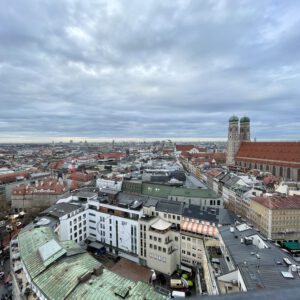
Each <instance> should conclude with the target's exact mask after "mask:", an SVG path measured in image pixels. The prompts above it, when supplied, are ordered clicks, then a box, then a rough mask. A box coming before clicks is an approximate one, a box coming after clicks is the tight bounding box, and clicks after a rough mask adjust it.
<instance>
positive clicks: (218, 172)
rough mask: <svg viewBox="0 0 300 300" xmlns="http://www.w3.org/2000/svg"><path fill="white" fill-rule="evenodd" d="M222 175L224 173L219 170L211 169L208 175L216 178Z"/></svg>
mask: <svg viewBox="0 0 300 300" xmlns="http://www.w3.org/2000/svg"><path fill="white" fill-rule="evenodd" d="M221 173H222V171H220V170H218V169H209V170H208V171H207V172H206V174H207V175H210V176H212V177H216V176H218V175H220V174H221Z"/></svg>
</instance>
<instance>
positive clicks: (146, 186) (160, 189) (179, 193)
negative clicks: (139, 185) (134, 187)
mask: <svg viewBox="0 0 300 300" xmlns="http://www.w3.org/2000/svg"><path fill="white" fill-rule="evenodd" d="M143 195H147V196H151V197H159V198H169V197H187V198H201V199H202V198H214V199H215V198H219V196H218V195H217V194H216V193H215V192H214V191H212V190H211V189H191V188H185V187H174V186H170V185H164V184H152V183H143Z"/></svg>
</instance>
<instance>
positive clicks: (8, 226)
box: [6, 225, 14, 232]
mask: <svg viewBox="0 0 300 300" xmlns="http://www.w3.org/2000/svg"><path fill="white" fill-rule="evenodd" d="M13 230H14V228H13V227H12V225H6V231H7V232H12V231H13Z"/></svg>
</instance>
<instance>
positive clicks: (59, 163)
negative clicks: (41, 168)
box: [48, 160, 64, 170]
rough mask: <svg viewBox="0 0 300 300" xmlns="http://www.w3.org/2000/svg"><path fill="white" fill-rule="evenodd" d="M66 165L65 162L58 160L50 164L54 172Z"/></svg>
mask: <svg viewBox="0 0 300 300" xmlns="http://www.w3.org/2000/svg"><path fill="white" fill-rule="evenodd" d="M63 164H64V161H63V160H57V161H52V162H51V163H50V164H49V166H48V167H49V169H52V170H57V169H59V168H61V167H62V166H63Z"/></svg>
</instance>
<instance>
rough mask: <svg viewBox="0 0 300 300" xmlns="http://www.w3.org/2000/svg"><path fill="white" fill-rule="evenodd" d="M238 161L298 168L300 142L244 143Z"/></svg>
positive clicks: (299, 164)
mask: <svg viewBox="0 0 300 300" xmlns="http://www.w3.org/2000/svg"><path fill="white" fill-rule="evenodd" d="M236 160H237V161H239V160H241V161H249V162H250V161H255V162H258V163H269V164H272V165H283V166H295V167H297V166H300V142H242V144H241V146H240V149H239V151H238V153H237V155H236ZM268 161H269V162H268Z"/></svg>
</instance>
